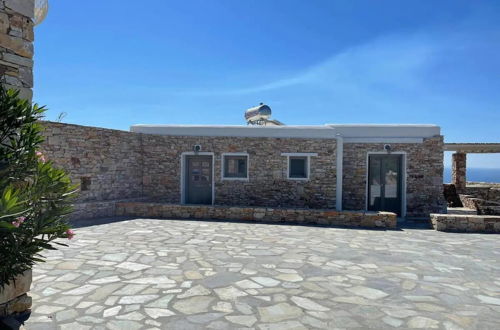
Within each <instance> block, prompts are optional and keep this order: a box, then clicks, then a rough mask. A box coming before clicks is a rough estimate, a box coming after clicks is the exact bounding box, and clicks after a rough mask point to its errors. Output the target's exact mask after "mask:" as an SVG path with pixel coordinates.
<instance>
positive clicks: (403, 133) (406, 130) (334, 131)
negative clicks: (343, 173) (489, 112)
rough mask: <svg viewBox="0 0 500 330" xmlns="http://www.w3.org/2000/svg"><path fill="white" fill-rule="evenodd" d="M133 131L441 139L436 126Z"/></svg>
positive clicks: (147, 128) (143, 129) (135, 128)
mask: <svg viewBox="0 0 500 330" xmlns="http://www.w3.org/2000/svg"><path fill="white" fill-rule="evenodd" d="M130 131H132V132H136V133H144V134H157V135H174V136H231V137H275V138H280V137H281V138H323V139H334V138H336V136H338V135H340V136H343V137H346V138H379V139H384V138H428V137H433V136H436V135H440V133H441V129H440V127H439V126H437V125H420V124H401V125H398V124H388V125H381V124H340V125H336V124H329V125H324V126H320V125H316V126H306V125H302V126H243V125H147V124H138V125H132V126H131V127H130Z"/></svg>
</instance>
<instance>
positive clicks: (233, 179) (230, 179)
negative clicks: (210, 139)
mask: <svg viewBox="0 0 500 330" xmlns="http://www.w3.org/2000/svg"><path fill="white" fill-rule="evenodd" d="M226 156H246V157H247V177H246V178H232V177H230V178H227V177H225V176H224V166H226V162H225V161H224V158H225V157H226ZM220 168H221V173H220V178H221V181H250V155H249V154H248V152H224V153H222V154H221V166H220Z"/></svg>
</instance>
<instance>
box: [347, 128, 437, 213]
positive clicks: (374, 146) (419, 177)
mask: <svg viewBox="0 0 500 330" xmlns="http://www.w3.org/2000/svg"><path fill="white" fill-rule="evenodd" d="M391 150H392V152H395V153H397V152H403V153H404V155H405V156H404V157H405V163H406V201H407V204H406V211H407V214H406V215H407V217H416V218H420V217H422V218H426V217H428V216H429V214H430V213H446V201H445V199H444V196H443V185H442V183H443V137H442V136H436V137H433V138H428V139H425V140H424V142H423V143H422V144H421V143H391ZM381 151H384V143H345V144H344V162H343V167H344V168H343V170H344V174H343V183H344V184H343V195H342V197H343V198H342V199H343V201H342V203H343V208H344V209H346V210H363V209H365V208H366V184H367V182H366V180H367V155H368V153H377V152H381Z"/></svg>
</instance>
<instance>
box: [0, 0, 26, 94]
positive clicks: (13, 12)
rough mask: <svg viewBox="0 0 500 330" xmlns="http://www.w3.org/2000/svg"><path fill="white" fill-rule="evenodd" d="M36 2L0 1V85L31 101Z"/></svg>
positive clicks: (23, 0)
mask: <svg viewBox="0 0 500 330" xmlns="http://www.w3.org/2000/svg"><path fill="white" fill-rule="evenodd" d="M33 17H34V0H0V77H1V78H0V82H1V83H2V85H4V86H5V87H6V88H16V89H18V90H20V91H21V93H20V96H21V97H22V98H26V99H29V100H31V98H32V91H31V88H33V40H34V34H33V20H32V19H33Z"/></svg>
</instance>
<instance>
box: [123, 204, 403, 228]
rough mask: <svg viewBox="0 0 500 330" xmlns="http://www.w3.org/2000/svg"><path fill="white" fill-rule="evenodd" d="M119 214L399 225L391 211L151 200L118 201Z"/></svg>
mask: <svg viewBox="0 0 500 330" xmlns="http://www.w3.org/2000/svg"><path fill="white" fill-rule="evenodd" d="M116 215H117V216H132V217H151V218H166V219H169V218H170V219H179V218H180V219H223V220H245V221H270V222H295V223H298V224H308V223H309V224H320V225H332V226H349V227H378V228H395V227H396V226H397V218H396V214H395V213H391V212H363V211H342V212H337V211H334V210H322V209H287V208H265V207H245V206H241V207H234V206H207V205H173V204H162V203H151V202H150V203H148V202H125V203H117V204H116Z"/></svg>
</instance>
